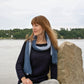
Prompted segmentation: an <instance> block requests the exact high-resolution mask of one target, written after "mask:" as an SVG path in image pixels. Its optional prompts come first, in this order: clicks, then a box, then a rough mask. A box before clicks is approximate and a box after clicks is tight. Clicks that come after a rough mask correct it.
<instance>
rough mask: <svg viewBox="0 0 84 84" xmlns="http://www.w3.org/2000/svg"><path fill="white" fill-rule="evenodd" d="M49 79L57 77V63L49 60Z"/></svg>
mask: <svg viewBox="0 0 84 84" xmlns="http://www.w3.org/2000/svg"><path fill="white" fill-rule="evenodd" d="M51 60H52V58H51ZM51 79H57V64H53V63H52V61H51Z"/></svg>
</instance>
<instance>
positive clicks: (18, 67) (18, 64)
mask: <svg viewBox="0 0 84 84" xmlns="http://www.w3.org/2000/svg"><path fill="white" fill-rule="evenodd" d="M25 45H26V42H24V44H23V46H22V49H21V51H20V54H19V57H18V59H17V62H16V72H17V76H18V78H19V80H21V78H22V77H25V74H24V71H23V66H24V56H25Z"/></svg>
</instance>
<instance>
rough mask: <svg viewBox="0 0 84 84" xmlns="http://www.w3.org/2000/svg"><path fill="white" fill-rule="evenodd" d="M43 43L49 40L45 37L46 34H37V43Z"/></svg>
mask: <svg viewBox="0 0 84 84" xmlns="http://www.w3.org/2000/svg"><path fill="white" fill-rule="evenodd" d="M43 43H47V41H46V39H45V35H44V34H40V35H38V36H37V40H36V44H43Z"/></svg>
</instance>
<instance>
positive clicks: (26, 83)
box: [21, 77, 33, 84]
mask: <svg viewBox="0 0 84 84" xmlns="http://www.w3.org/2000/svg"><path fill="white" fill-rule="evenodd" d="M21 80H22V83H23V84H33V82H32V81H31V80H30V79H29V78H25V77H22V79H21Z"/></svg>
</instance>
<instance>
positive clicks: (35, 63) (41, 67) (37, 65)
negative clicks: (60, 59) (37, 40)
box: [16, 42, 57, 84]
mask: <svg viewBox="0 0 84 84" xmlns="http://www.w3.org/2000/svg"><path fill="white" fill-rule="evenodd" d="M37 45H38V46H40V47H41V46H46V45H47V44H37ZM25 46H26V42H24V44H23V46H22V49H21V52H20V54H19V56H18V59H17V62H16V72H17V76H18V79H19V81H18V84H20V83H21V78H22V77H26V78H29V79H30V80H31V81H32V82H33V83H39V82H41V81H44V80H47V79H48V76H47V74H48V72H49V66H50V67H51V79H57V64H52V62H51V61H52V56H51V55H50V49H48V50H45V51H37V50H34V49H33V47H31V48H32V49H31V54H30V62H31V67H32V74H31V75H26V74H25V73H24V70H23V66H24V56H25Z"/></svg>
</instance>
